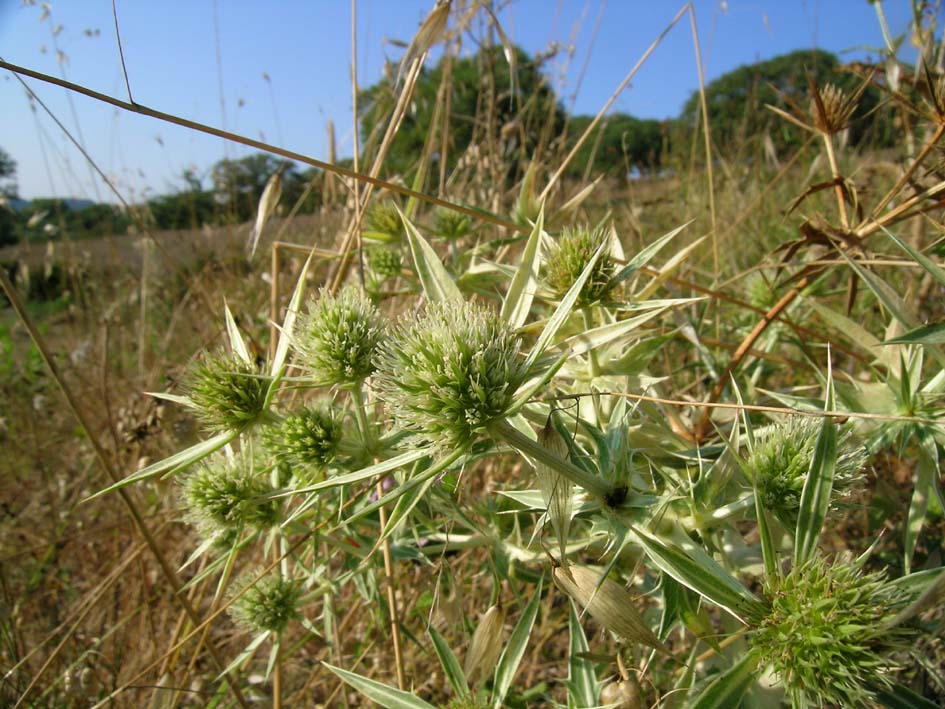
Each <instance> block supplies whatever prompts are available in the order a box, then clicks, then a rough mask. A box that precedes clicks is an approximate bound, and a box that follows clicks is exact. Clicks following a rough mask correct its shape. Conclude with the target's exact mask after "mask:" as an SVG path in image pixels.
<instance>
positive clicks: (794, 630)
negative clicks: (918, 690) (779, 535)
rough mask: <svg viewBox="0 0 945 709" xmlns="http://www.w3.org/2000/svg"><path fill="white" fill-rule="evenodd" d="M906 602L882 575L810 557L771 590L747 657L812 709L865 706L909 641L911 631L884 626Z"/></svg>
mask: <svg viewBox="0 0 945 709" xmlns="http://www.w3.org/2000/svg"><path fill="white" fill-rule="evenodd" d="M908 600H909V594H908V591H907V590H905V589H904V588H903V587H902V586H897V585H895V584H891V583H889V581H888V580H887V579H886V578H885V576H884V575H883V573H882V572H874V573H868V574H867V573H863V572H862V570H861V569H860V568H859V566H858V565H856V564H852V563H848V562H834V563H828V562H827V561H826V560H825V559H824V558H823V557H821V556H815V557H813V558H812V559H810V560H809V561H808V562H807V563H805V564H802V565H801V566H796V567H794V568H793V569H792V570H791V572H790V573H789V574H788V575H787V576H786V577H785V578H784V580H783V581H782V582H781V583H780V584H779V585H778V586H777V587H775V588H774V589H772V594H771V598H770V610H769V611H768V613H767V615H766V616H765V617H764V619H763V620H761V622H760V623H759V625H758V627H757V630H755V631H754V633H753V634H752V637H751V647H752V652H754V653H756V654H757V655H758V656H759V657H760V658H762V660H763V661H764V662H766V663H768V664H770V666H771V667H772V669H773V670H774V671H775V674H776V676H777V677H778V678H779V679H780V681H781V682H782V683H783V684H784V686H785V688H786V689H788V690H789V691H791V692H794V693H795V694H799V695H800V696H801V697H804V698H806V700H807V702H808V703H809V704H810V705H811V706H823V705H825V704H826V705H830V706H841V707H854V706H867V705H868V703H869V700H870V698H871V697H873V694H874V693H875V692H876V691H877V690H879V689H883V688H886V687H889V686H890V685H891V684H892V678H891V676H890V675H891V673H892V672H893V671H894V670H895V669H897V665H896V662H895V661H894V659H893V655H894V654H896V653H898V652H901V651H903V650H906V649H908V645H909V643H910V642H911V640H910V637H909V636H910V635H912V634H913V633H914V631H913V630H912V629H910V628H907V627H904V626H898V625H897V626H893V625H892V623H891V622H890V621H891V620H892V619H893V617H894V616H895V615H896V614H897V613H898V612H899V610H901V609H902V608H903V607H904V606H905V605H906V604H907V602H908Z"/></svg>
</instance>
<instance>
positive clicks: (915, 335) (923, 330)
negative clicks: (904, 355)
mask: <svg viewBox="0 0 945 709" xmlns="http://www.w3.org/2000/svg"><path fill="white" fill-rule="evenodd" d="M883 344H884V345H945V322H937V323H931V324H929V325H923V326H922V327H917V328H916V329H914V330H910V331H909V332H907V333H905V334H904V335H900V336H899V337H894V338H892V339H891V340H886V341H885V342H883Z"/></svg>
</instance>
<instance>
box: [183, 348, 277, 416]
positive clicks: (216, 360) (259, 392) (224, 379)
mask: <svg viewBox="0 0 945 709" xmlns="http://www.w3.org/2000/svg"><path fill="white" fill-rule="evenodd" d="M269 384H270V378H269V376H268V375H266V374H265V373H264V372H263V371H262V370H261V369H260V368H259V367H257V366H255V365H254V364H250V363H248V362H245V361H244V360H242V359H241V358H240V357H238V356H237V355H235V354H225V353H221V354H216V355H207V356H206V357H204V358H203V359H201V360H199V361H198V362H197V364H196V365H195V366H194V368H193V369H192V370H191V371H190V373H189V374H188V375H187V376H186V377H185V383H184V386H185V389H186V392H187V398H188V399H190V402H191V404H192V405H193V408H194V410H195V411H196V414H197V418H198V419H199V420H200V421H201V423H203V424H204V425H205V426H206V427H207V428H209V429H211V430H213V431H241V430H243V429H245V428H246V427H247V426H249V425H251V424H252V423H255V422H256V421H258V420H259V418H260V417H261V416H262V414H263V411H264V409H265V403H266V393H267V392H268V390H269Z"/></svg>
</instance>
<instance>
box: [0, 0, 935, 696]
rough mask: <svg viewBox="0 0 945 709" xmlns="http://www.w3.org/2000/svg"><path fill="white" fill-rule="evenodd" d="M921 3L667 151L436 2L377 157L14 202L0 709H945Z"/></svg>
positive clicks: (7, 321)
mask: <svg viewBox="0 0 945 709" xmlns="http://www.w3.org/2000/svg"><path fill="white" fill-rule="evenodd" d="M876 5H877V8H878V12H877V20H878V21H879V22H880V23H883V22H884V20H883V15H882V11H881V9H882V6H881V4H880V3H876ZM913 5H914V8H915V16H914V22H913V24H912V25H911V26H910V27H909V28H908V29H907V30H906V31H905V32H906V33H905V35H903V37H894V36H892V35H891V34H890V33H889V31H888V30H889V28H886V27H885V26H884V30H885V31H886V36H887V37H888V38H889V42H888V45H887V46H886V47H885V49H884V50H883V51H882V52H881V53H880V54H879V56H877V57H876V58H875V61H872V62H858V63H855V64H847V65H844V64H841V63H840V61H839V60H838V59H837V58H836V57H835V56H833V55H830V54H828V53H826V52H822V51H813V50H812V51H799V52H795V53H792V54H789V55H785V56H782V57H777V58H774V59H771V60H768V61H764V62H760V63H758V64H755V65H751V66H746V67H741V68H739V69H737V70H735V71H734V72H732V73H730V74H728V75H726V76H723V77H721V78H719V79H718V80H716V81H714V82H712V83H710V84H709V85H707V86H705V87H703V89H701V90H700V91H697V92H695V93H694V94H693V96H692V98H691V100H690V101H689V102H688V103H687V104H686V106H685V107H684V109H683V111H682V113H681V115H680V116H679V117H678V118H677V119H674V120H668V121H651V120H643V119H639V118H636V117H633V116H629V115H624V114H618V113H611V112H609V108H610V106H609V103H610V102H608V105H607V106H604V107H602V110H601V113H600V114H598V115H595V116H572V115H569V114H568V112H567V110H566V107H565V101H564V99H563V97H561V96H557V95H556V94H555V92H554V90H553V89H552V83H551V81H550V80H549V77H548V73H547V71H546V69H545V68H544V65H543V64H544V62H545V61H546V60H547V59H548V56H551V54H549V55H548V56H545V55H539V56H535V57H532V56H528V55H527V54H526V53H525V52H523V51H522V50H521V49H519V48H517V47H515V46H514V45H512V43H511V42H510V41H509V40H508V38H507V37H506V34H505V31H504V29H503V28H502V26H501V25H500V24H499V22H498V20H497V19H496V16H495V14H494V13H493V9H492V7H491V4H490V3H486V2H459V1H457V2H453V3H449V2H446V3H439V4H436V5H435V6H434V7H433V8H432V9H431V12H430V15H429V17H428V18H427V20H426V21H425V22H424V24H423V25H422V26H421V27H420V29H419V31H418V33H417V35H416V37H415V38H414V39H413V41H412V42H411V43H410V44H409V46H407V47H405V49H404V53H403V58H402V61H401V63H400V64H399V65H398V66H393V67H391V70H390V72H389V74H388V75H387V76H386V77H385V78H384V79H383V80H382V81H380V82H379V83H377V84H376V85H374V86H370V87H356V88H357V89H358V90H357V91H356V93H355V95H356V96H357V101H356V104H357V105H356V107H355V115H356V117H357V120H358V123H359V126H360V131H359V132H358V148H357V156H356V157H355V158H352V159H350V160H337V161H336V160H334V156H333V161H332V164H331V165H328V166H324V165H322V167H327V169H322V168H321V167H319V168H316V167H315V166H313V165H310V164H308V163H305V161H301V160H295V161H291V162H287V161H286V159H285V157H286V156H285V155H280V154H279V148H278V146H273V150H275V152H274V153H272V154H267V153H264V152H260V153H254V154H251V155H249V156H247V157H246V158H243V159H240V160H227V161H221V162H220V163H218V164H217V165H215V166H214V167H213V168H212V170H211V172H210V175H211V181H212V186H209V187H208V186H205V185H204V181H203V180H201V179H199V178H198V177H196V176H195V175H194V174H189V175H186V176H185V177H184V184H185V188H184V189H182V190H181V191H180V192H179V193H178V194H174V195H167V196H163V197H158V198H155V199H152V200H150V201H148V202H147V203H143V202H142V203H137V204H133V203H128V202H125V203H124V204H123V206H121V207H111V206H107V205H96V206H94V207H92V208H90V209H93V210H96V211H95V212H93V213H86V212H87V210H85V209H82V210H75V209H72V208H70V207H69V205H67V204H64V203H52V202H50V203H39V204H35V203H34V204H33V205H31V206H30V207H29V208H28V209H27V210H25V211H21V212H15V211H12V210H7V211H3V210H2V209H0V229H2V230H4V231H2V232H0V233H2V235H3V238H5V239H6V241H7V242H8V244H9V245H8V246H6V247H5V248H4V249H3V250H2V251H0V261H2V263H3V266H4V268H3V269H0V284H2V286H3V291H4V293H5V295H6V300H5V302H4V305H5V308H4V309H3V310H2V311H0V391H2V396H0V441H2V446H3V454H2V455H0V481H2V484H0V490H2V494H0V504H2V506H3V512H4V513H3V515H2V516H0V593H2V604H0V667H2V671H3V675H2V681H0V702H2V703H4V704H5V705H11V706H24V707H26V706H35V707H41V706H66V707H73V706H75V707H80V706H81V707H88V706H95V707H98V706H142V705H147V706H151V707H162V708H163V707H204V706H247V705H261V706H273V707H281V706H286V707H299V706H331V707H334V706H364V705H366V704H367V703H368V701H373V702H375V703H377V704H379V705H382V706H386V707H418V708H419V707H430V706H444V707H452V708H453V709H460V708H470V709H471V708H474V707H500V706H509V707H525V706H567V707H597V706H614V707H624V708H627V709H635V708H637V707H655V706H667V707H689V706H691V707H736V706H744V707H758V708H761V707H774V706H782V705H783V706H792V707H807V706H830V707H833V706H836V707H855V706H867V707H870V706H887V707H936V706H942V705H943V704H945V645H943V640H942V631H943V621H945V617H943V611H942V608H943V599H945V573H943V571H945V559H943V540H945V512H943V510H945V496H943V493H942V490H943V475H942V470H941V457H942V454H943V447H945V428H943V424H942V422H943V414H945V402H943V393H945V322H943V318H942V313H943V311H945V266H943V264H942V256H943V255H945V246H943V243H945V242H943V239H942V236H943V234H945V226H943V221H942V220H943V209H945V202H943V197H945V176H943V164H945V163H943V157H945V152H943V147H942V146H945V141H943V140H942V139H943V136H945V45H942V44H936V43H935V36H936V33H937V32H940V29H941V28H939V27H937V26H936V25H935V21H936V20H937V18H938V17H939V15H938V14H937V10H936V8H937V5H935V6H934V7H933V6H930V4H929V3H925V2H922V1H921V0H913ZM687 8H688V6H687V7H684V8H683V9H682V10H681V11H680V14H679V15H678V16H677V17H676V19H675V20H674V27H673V29H672V30H671V31H676V32H680V31H685V25H687V24H688V23H687V22H685V19H686V18H687ZM689 11H691V9H689ZM694 39H695V37H694ZM903 42H906V43H908V44H909V46H911V47H912V48H913V50H914V51H912V55H911V56H909V57H905V56H904V54H905V52H901V51H898V50H899V47H900V45H901V44H902V43H903ZM549 51H550V52H553V51H554V50H553V49H552V50H549ZM431 53H432V54H433V57H432V58H431ZM0 66H3V67H4V68H9V65H6V64H5V63H4V62H0ZM641 70H643V71H645V70H646V65H645V62H644V63H643V65H642V69H641ZM632 76H633V72H632V71H631V73H630V75H628V81H629V80H630V79H632ZM34 78H35V77H34ZM625 83H626V82H625ZM129 106H130V104H129ZM130 110H134V107H131V109H130ZM197 129H200V127H197ZM242 140H243V141H244V142H247V143H248V144H250V145H256V147H259V145H258V143H254V142H253V141H250V140H249V139H242ZM283 152H284V151H283ZM0 157H2V154H0ZM309 162H316V161H309ZM299 163H303V164H305V165H306V166H305V167H300V166H299ZM14 172H15V166H14V165H12V163H11V161H9V160H6V159H0V179H3V178H5V179H6V180H7V182H6V183H4V184H6V196H7V199H8V201H11V200H12V198H13V197H14V196H15V189H14V188H13V183H12V181H11V179H10V178H12V177H13V176H14ZM119 194H120V192H119ZM37 215H39V216H37ZM45 225H50V226H51V228H48V229H46V228H45Z"/></svg>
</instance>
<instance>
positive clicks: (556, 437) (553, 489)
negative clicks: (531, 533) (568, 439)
mask: <svg viewBox="0 0 945 709" xmlns="http://www.w3.org/2000/svg"><path fill="white" fill-rule="evenodd" d="M538 442H539V443H540V444H541V445H542V446H544V447H545V448H547V449H548V450H549V451H550V452H552V453H554V454H555V455H557V456H558V457H559V458H562V459H566V458H567V457H568V448H567V446H566V445H565V442H564V439H563V438H562V437H561V434H560V433H558V431H557V430H556V429H555V427H554V423H553V422H552V420H551V417H549V418H548V422H547V423H546V424H545V427H544V428H543V429H542V430H541V431H540V432H539V434H538ZM535 472H536V473H537V475H538V487H539V489H540V490H541V497H542V499H543V500H544V501H545V508H546V509H547V510H548V519H549V520H550V521H551V526H552V527H553V528H554V530H555V536H557V538H558V549H559V553H560V556H559V560H560V562H561V563H562V565H565V567H566V560H565V559H566V555H567V551H566V547H567V543H568V532H569V530H570V527H571V491H572V487H573V486H572V484H571V481H570V480H568V479H567V478H566V477H564V476H563V475H561V474H560V473H558V472H557V471H556V470H555V469H554V468H552V467H551V466H549V465H545V464H544V463H541V462H539V463H537V464H536V465H535Z"/></svg>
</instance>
